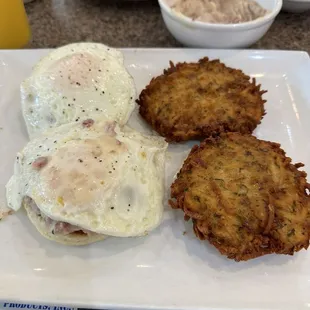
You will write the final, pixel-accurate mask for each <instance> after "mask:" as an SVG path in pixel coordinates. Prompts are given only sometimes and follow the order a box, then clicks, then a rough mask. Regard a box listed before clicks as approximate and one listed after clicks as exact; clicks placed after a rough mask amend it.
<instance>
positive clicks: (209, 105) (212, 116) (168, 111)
mask: <svg viewBox="0 0 310 310" xmlns="http://www.w3.org/2000/svg"><path fill="white" fill-rule="evenodd" d="M265 92H266V91H264V90H261V85H257V84H256V80H255V79H253V80H251V78H250V77H249V76H247V75H245V74H244V73H243V72H242V71H241V70H237V69H232V68H229V67H227V66H225V65H224V64H223V63H221V62H220V61H219V60H209V58H207V57H205V58H202V59H200V60H199V62H197V63H185V62H184V63H178V64H176V65H174V64H173V62H170V68H168V69H166V70H164V73H163V74H162V75H160V76H158V77H156V78H153V79H152V80H151V82H150V83H149V85H148V86H147V87H146V88H145V89H144V90H143V91H142V92H141V94H140V96H139V99H138V100H137V103H138V105H139V106H140V108H139V111H140V114H141V116H142V117H143V118H144V119H145V120H146V121H147V122H148V123H149V124H150V125H151V126H152V127H153V128H154V129H155V130H156V131H157V132H158V133H159V134H160V135H162V136H164V137H165V138H166V140H167V141H174V142H180V141H186V140H190V139H200V138H206V137H209V136H211V135H213V134H217V133H221V132H230V131H233V132H234V131H236V132H241V133H252V131H253V130H254V129H255V128H256V126H257V125H258V124H259V123H260V122H261V119H262V117H263V116H264V114H265V110H264V103H265V102H266V101H265V100H263V99H262V95H263V94H264V93H265Z"/></svg>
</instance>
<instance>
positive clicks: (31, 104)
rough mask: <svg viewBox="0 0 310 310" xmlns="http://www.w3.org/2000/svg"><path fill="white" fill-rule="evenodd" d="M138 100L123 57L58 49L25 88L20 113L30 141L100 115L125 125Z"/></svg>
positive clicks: (101, 49)
mask: <svg viewBox="0 0 310 310" xmlns="http://www.w3.org/2000/svg"><path fill="white" fill-rule="evenodd" d="M135 96H136V90H135V85H134V82H133V79H132V77H131V76H130V75H129V73H128V72H127V70H126V68H125V66H124V59H123V55H122V53H121V52H120V51H118V50H115V49H113V48H110V47H108V46H105V45H103V44H97V43H75V44H69V45H66V46H63V47H60V48H58V49H55V50H54V51H52V52H51V53H50V54H49V55H48V56H46V57H44V58H42V59H41V60H40V61H39V63H38V64H37V65H36V66H35V67H34V69H33V71H32V73H31V75H30V77H29V78H27V79H26V80H25V81H24V82H23V83H22V84H21V103H22V112H23V116H24V119H25V122H26V126H27V130H28V134H29V136H30V138H33V137H34V136H36V135H37V134H39V133H42V132H44V131H45V130H47V129H49V128H53V127H57V126H60V125H63V124H67V123H70V122H73V121H77V122H78V121H79V120H82V119H86V118H89V117H90V118H91V117H95V116H96V115H104V116H105V117H107V118H109V119H110V120H114V121H117V122H118V123H119V124H121V125H124V124H126V122H127V121H128V119H129V117H130V114H131V113H132V111H133V109H134V107H135V101H134V100H135Z"/></svg>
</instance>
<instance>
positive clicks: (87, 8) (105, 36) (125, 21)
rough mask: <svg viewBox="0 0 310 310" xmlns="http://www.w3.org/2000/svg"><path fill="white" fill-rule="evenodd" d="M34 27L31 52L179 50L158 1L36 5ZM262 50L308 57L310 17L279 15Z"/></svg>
mask: <svg viewBox="0 0 310 310" xmlns="http://www.w3.org/2000/svg"><path fill="white" fill-rule="evenodd" d="M26 10H27V13H28V16H29V20H30V24H31V27H32V36H33V38H32V42H31V43H30V45H29V47H30V48H47V47H57V46H60V45H63V44H66V43H70V42H77V41H97V42H102V43H105V44H108V45H111V46H115V47H175V46H176V47H177V46H180V45H179V43H177V42H176V41H175V40H174V38H173V37H172V36H171V35H170V34H169V32H168V31H167V29H166V27H165V25H164V23H163V21H162V18H161V14H160V10H159V7H158V4H157V1H156V0H150V1H128V0H126V1H121V0H120V1H117V0H35V1H34V2H31V3H29V4H27V5H26ZM253 48H261V49H287V50H305V51H307V52H308V53H310V12H309V11H308V12H306V13H303V14H289V13H280V15H279V16H278V17H277V19H276V21H275V23H274V24H273V26H272V28H271V29H270V30H269V32H268V33H267V34H266V35H265V37H264V38H263V39H262V40H261V41H259V42H258V43H257V44H255V45H254V46H253Z"/></svg>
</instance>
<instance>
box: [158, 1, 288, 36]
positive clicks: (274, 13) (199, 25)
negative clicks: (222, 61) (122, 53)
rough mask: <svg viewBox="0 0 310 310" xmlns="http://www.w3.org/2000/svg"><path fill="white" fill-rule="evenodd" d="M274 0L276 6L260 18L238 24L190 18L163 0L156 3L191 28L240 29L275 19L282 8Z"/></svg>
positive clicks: (281, 2)
mask: <svg viewBox="0 0 310 310" xmlns="http://www.w3.org/2000/svg"><path fill="white" fill-rule="evenodd" d="M274 1H275V4H276V6H275V8H274V9H273V10H272V11H271V12H270V13H269V14H267V15H265V16H263V17H261V18H258V19H255V20H252V21H249V22H244V23H238V24H217V23H206V22H201V21H196V20H192V19H191V18H189V17H187V16H185V15H183V14H182V13H178V12H175V11H174V10H173V9H172V8H171V7H169V6H168V4H167V3H166V2H165V0H158V3H159V5H160V7H161V9H162V10H163V11H164V12H165V13H167V14H168V15H169V16H170V17H171V18H173V19H175V20H176V21H178V22H180V23H183V24H186V25H188V26H190V27H193V28H194V27H196V28H201V29H218V30H220V29H223V30H237V29H240V30H241V29H251V28H257V27H259V26H261V25H263V24H265V23H268V22H270V21H271V20H273V19H275V18H276V16H277V15H278V14H279V13H280V11H281V9H282V6H283V0H274Z"/></svg>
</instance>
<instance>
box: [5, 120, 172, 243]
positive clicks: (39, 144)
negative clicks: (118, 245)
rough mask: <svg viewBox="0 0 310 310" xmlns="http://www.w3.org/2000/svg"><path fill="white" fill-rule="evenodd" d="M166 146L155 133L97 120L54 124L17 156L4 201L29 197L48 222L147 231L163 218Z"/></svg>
mask: <svg viewBox="0 0 310 310" xmlns="http://www.w3.org/2000/svg"><path fill="white" fill-rule="evenodd" d="M166 148H167V143H166V142H165V141H164V139H163V138H161V137H157V136H145V135H142V134H141V133H139V132H136V131H134V130H133V129H131V128H129V127H127V126H124V127H121V126H119V125H118V124H117V123H116V122H115V121H110V120H102V119H101V118H100V119H99V120H94V119H85V120H82V121H79V122H75V123H70V124H65V125H62V126H60V127H56V128H53V129H51V130H48V131H46V132H45V133H44V134H42V135H40V136H39V137H37V138H35V139H33V140H31V141H30V142H29V143H28V144H27V145H26V147H25V148H24V149H23V150H22V151H21V152H20V153H19V154H17V157H16V162H15V167H14V175H13V176H12V177H11V179H10V181H9V182H8V184H7V186H6V190H7V201H8V206H9V207H10V208H11V209H13V210H18V209H19V208H20V207H21V206H22V204H23V199H25V197H27V198H30V199H31V200H32V201H33V202H35V204H36V206H37V207H38V209H39V210H40V212H41V213H42V214H43V216H44V217H48V218H50V219H51V220H53V221H60V222H65V223H69V224H71V225H75V226H77V227H79V228H81V229H82V230H86V231H91V232H95V233H97V234H104V235H110V236H118V237H129V236H141V235H145V234H147V233H148V232H149V231H151V230H153V229H154V228H155V227H157V226H158V225H159V224H160V222H161V218H162V213H163V198H164V176H165V171H164V165H165V164H164V162H165V153H166ZM28 205H29V203H28ZM70 229H71V228H70Z"/></svg>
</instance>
